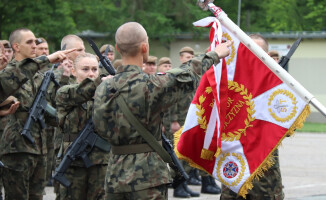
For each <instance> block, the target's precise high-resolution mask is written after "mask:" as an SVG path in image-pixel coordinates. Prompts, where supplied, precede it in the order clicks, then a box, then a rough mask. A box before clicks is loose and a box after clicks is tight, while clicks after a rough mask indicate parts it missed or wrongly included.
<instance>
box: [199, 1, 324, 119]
mask: <svg viewBox="0 0 326 200" xmlns="http://www.w3.org/2000/svg"><path fill="white" fill-rule="evenodd" d="M211 2H213V1H212V0H198V5H199V6H200V7H201V8H202V9H204V10H207V8H208V9H209V10H210V11H211V12H212V13H213V14H214V15H215V16H216V17H217V19H218V20H219V21H220V22H221V24H222V25H223V26H225V27H226V28H228V29H229V30H230V31H232V33H233V34H234V35H236V36H237V37H238V38H239V40H240V41H241V42H242V43H243V44H244V45H245V46H246V47H247V48H248V49H249V50H250V51H251V52H252V53H254V54H255V55H256V56H257V57H258V58H259V59H260V60H261V61H262V62H263V63H265V65H266V66H267V67H268V68H269V69H270V70H271V71H272V72H273V73H274V74H275V75H276V76H277V77H279V78H280V79H281V80H282V81H283V82H284V83H285V84H286V85H288V86H289V87H290V88H291V89H292V90H293V91H294V92H295V93H296V94H298V95H299V96H300V97H301V98H302V99H304V100H305V101H306V102H307V103H310V104H312V105H313V106H314V107H315V108H316V109H317V110H318V111H319V112H320V113H321V114H323V115H324V116H325V117H326V108H325V107H324V106H323V105H322V104H321V103H320V102H319V101H318V100H317V99H316V98H315V97H314V96H313V95H312V94H311V93H310V92H309V91H308V90H306V89H305V88H304V87H303V86H302V85H301V84H300V83H299V82H298V81H297V80H295V79H294V78H293V77H292V76H291V75H290V74H289V73H287V71H285V70H284V69H283V68H282V67H281V66H280V65H279V64H278V63H277V62H275V60H274V59H273V58H271V57H270V56H269V55H268V54H267V53H266V52H265V51H264V50H262V49H261V48H260V47H259V46H258V45H257V44H256V43H255V42H254V41H253V40H252V39H251V38H250V37H249V36H248V35H247V34H246V33H245V32H243V31H242V30H241V29H240V28H239V27H238V26H237V25H236V24H235V23H234V22H233V21H232V20H231V19H230V18H229V17H228V16H227V15H226V14H225V12H224V11H223V10H222V9H221V8H219V7H217V6H215V5H214V4H213V3H211Z"/></svg>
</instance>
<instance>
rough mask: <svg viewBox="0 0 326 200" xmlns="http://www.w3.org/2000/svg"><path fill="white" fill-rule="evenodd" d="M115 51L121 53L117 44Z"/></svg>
mask: <svg viewBox="0 0 326 200" xmlns="http://www.w3.org/2000/svg"><path fill="white" fill-rule="evenodd" d="M115 49H116V50H117V51H118V52H119V53H120V49H119V48H118V45H117V44H115Z"/></svg>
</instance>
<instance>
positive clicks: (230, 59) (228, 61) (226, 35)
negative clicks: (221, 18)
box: [222, 33, 235, 65]
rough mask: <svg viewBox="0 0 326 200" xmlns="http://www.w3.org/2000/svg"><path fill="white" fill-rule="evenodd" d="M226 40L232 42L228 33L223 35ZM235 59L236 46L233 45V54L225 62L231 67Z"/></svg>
mask: <svg viewBox="0 0 326 200" xmlns="http://www.w3.org/2000/svg"><path fill="white" fill-rule="evenodd" d="M222 36H223V37H224V38H225V39H226V40H229V41H231V40H232V37H231V36H230V35H229V34H228V33H223V35H222ZM234 58H235V47H234V44H232V45H231V52H230V55H229V57H228V59H227V60H226V61H225V62H226V64H227V65H230V63H231V62H232V61H233V60H234Z"/></svg>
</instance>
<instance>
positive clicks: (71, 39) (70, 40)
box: [53, 35, 85, 200]
mask: <svg viewBox="0 0 326 200" xmlns="http://www.w3.org/2000/svg"><path fill="white" fill-rule="evenodd" d="M64 46H66V49H67V50H68V49H74V48H75V49H76V51H74V52H73V53H71V54H69V55H68V59H67V60H64V62H63V63H62V64H61V65H60V66H59V67H58V69H59V68H61V67H62V68H65V67H68V68H69V69H70V70H72V68H73V62H74V60H75V59H76V57H77V56H78V55H79V54H83V53H85V46H84V42H83V40H82V39H81V38H80V37H78V36H77V35H66V36H64V37H63V38H62V40H61V49H63V47H64ZM66 75H67V76H69V79H68V80H65V83H64V84H61V83H60V85H67V84H72V83H75V82H76V80H75V77H74V76H73V75H71V72H70V73H69V74H66ZM62 136H63V135H62V134H61V131H60V130H59V129H57V128H56V130H55V132H54V155H55V166H58V165H59V162H60V161H61V159H59V158H60V157H62V154H63V152H62V151H60V149H61V150H62V149H63V148H60V147H61V144H62V140H63V138H62ZM57 157H59V158H57ZM53 187H54V192H55V193H56V200H58V199H60V191H59V190H60V189H59V188H60V184H59V183H58V182H57V181H53Z"/></svg>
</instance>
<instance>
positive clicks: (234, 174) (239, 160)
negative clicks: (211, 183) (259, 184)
mask: <svg viewBox="0 0 326 200" xmlns="http://www.w3.org/2000/svg"><path fill="white" fill-rule="evenodd" d="M242 156H243V155H242V154H240V153H230V152H228V153H225V154H223V155H222V156H219V160H218V162H217V167H216V170H217V171H216V176H217V177H218V179H219V180H220V181H221V182H222V183H223V184H224V185H226V186H237V185H238V184H239V183H240V182H241V181H242V179H243V177H244V174H245V171H246V163H245V159H244V158H243V157H242ZM222 169H223V170H222Z"/></svg>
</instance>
